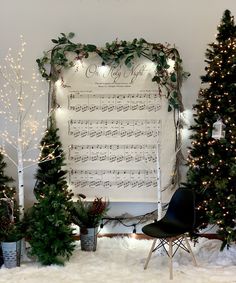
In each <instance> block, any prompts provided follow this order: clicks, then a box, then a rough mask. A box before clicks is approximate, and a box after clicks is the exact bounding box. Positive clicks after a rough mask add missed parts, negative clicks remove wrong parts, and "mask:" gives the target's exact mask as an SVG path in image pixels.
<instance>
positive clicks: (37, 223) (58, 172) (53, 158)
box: [26, 121, 74, 265]
mask: <svg viewBox="0 0 236 283" xmlns="http://www.w3.org/2000/svg"><path fill="white" fill-rule="evenodd" d="M57 131H58V129H57V128H56V127H55V125H54V123H53V122H52V121H51V123H50V126H49V127H48V130H47V131H46V134H45V136H44V137H43V139H42V141H41V147H42V153H41V157H40V162H39V164H38V166H39V168H38V171H37V173H36V180H37V182H36V186H35V196H36V199H37V200H38V203H35V204H34V206H33V207H32V210H31V211H30V224H29V229H28V236H29V242H30V245H31V248H32V251H31V252H32V255H35V256H36V257H37V258H38V260H39V261H40V262H41V263H42V264H43V265H50V264H63V262H64V259H65V258H67V259H69V257H70V255H71V254H72V251H73V249H74V244H73V241H74V240H73V235H72V232H73V231H72V228H71V226H70V224H71V221H70V209H71V208H72V206H73V203H72V200H71V197H72V193H71V192H70V191H68V189H67V182H66V180H65V178H66V177H65V175H66V171H64V170H62V166H63V165H64V155H63V150H62V145H61V142H60V139H59V136H58V134H57ZM26 217H27V216H26Z"/></svg>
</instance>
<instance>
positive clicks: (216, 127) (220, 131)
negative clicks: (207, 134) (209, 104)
mask: <svg viewBox="0 0 236 283" xmlns="http://www.w3.org/2000/svg"><path fill="white" fill-rule="evenodd" d="M224 128H225V124H224V123H223V122H222V120H221V119H219V120H217V121H216V122H215V123H214V124H213V129H212V138H213V139H216V140H220V139H223V138H224V137H225V131H224Z"/></svg>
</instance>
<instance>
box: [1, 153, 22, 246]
mask: <svg viewBox="0 0 236 283" xmlns="http://www.w3.org/2000/svg"><path fill="white" fill-rule="evenodd" d="M6 167H7V165H6V162H4V156H3V155H2V153H0V240H2V241H9V242H12V241H16V240H19V239H20V238H21V236H22V229H21V223H20V221H19V208H18V205H17V201H16V190H15V188H13V187H10V186H9V183H11V182H13V179H12V178H11V177H8V176H7V175H5V172H4V171H5V169H6Z"/></svg>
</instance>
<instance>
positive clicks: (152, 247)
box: [144, 239, 157, 269]
mask: <svg viewBox="0 0 236 283" xmlns="http://www.w3.org/2000/svg"><path fill="white" fill-rule="evenodd" d="M156 241H157V239H155V240H154V241H153V243H152V246H151V249H150V251H149V254H148V257H147V259H146V262H145V265H144V269H147V266H148V263H149V260H150V258H151V256H152V252H153V250H154V247H155V245H156Z"/></svg>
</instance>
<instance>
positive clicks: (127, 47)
mask: <svg viewBox="0 0 236 283" xmlns="http://www.w3.org/2000/svg"><path fill="white" fill-rule="evenodd" d="M73 37H74V33H72V32H71V33H69V34H68V35H66V34H64V33H61V36H60V37H58V39H52V42H53V43H54V44H55V46H54V47H53V48H52V49H51V50H49V51H46V52H44V56H43V57H42V58H40V59H37V60H36V62H37V63H38V67H39V71H40V73H41V74H42V76H43V77H44V78H45V79H46V80H49V81H55V80H57V78H58V76H59V74H60V71H61V69H62V68H69V67H72V66H73V65H74V64H75V61H77V60H78V59H83V58H88V57H89V55H90V53H93V52H95V53H97V54H98V55H99V56H100V57H101V58H102V60H103V61H102V65H106V64H107V65H112V64H116V65H117V64H120V63H121V61H122V62H124V63H125V65H126V66H127V67H131V66H132V64H133V61H134V60H135V58H137V57H145V58H147V59H148V60H150V61H152V62H153V63H155V64H156V70H155V75H154V77H153V78H152V81H154V82H156V83H157V84H158V88H159V90H160V92H161V88H165V89H166V97H167V99H168V101H169V107H168V111H171V110H172V109H178V110H180V111H182V110H183V105H182V98H181V92H180V87H181V85H182V81H183V79H184V78H186V77H188V76H189V73H187V72H184V71H183V68H182V64H181V63H182V60H181V58H180V55H179V53H178V51H177V50H176V48H173V47H170V45H169V44H166V45H163V44H160V43H149V42H147V41H146V40H144V39H142V38H141V39H134V40H133V41H132V42H128V41H125V40H122V41H117V40H116V41H113V42H112V43H106V46H105V47H104V48H98V47H97V46H95V45H92V44H81V43H77V44H76V43H73V42H72V41H71V39H72V38H73ZM70 52H72V53H75V57H74V60H72V61H70V60H69V59H68V56H67V54H68V53H70ZM169 59H172V60H174V62H175V64H174V68H173V70H172V71H170V70H169V68H170V66H169V65H168V60H169ZM48 64H49V65H51V69H50V71H47V66H48ZM52 69H53V71H52Z"/></svg>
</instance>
